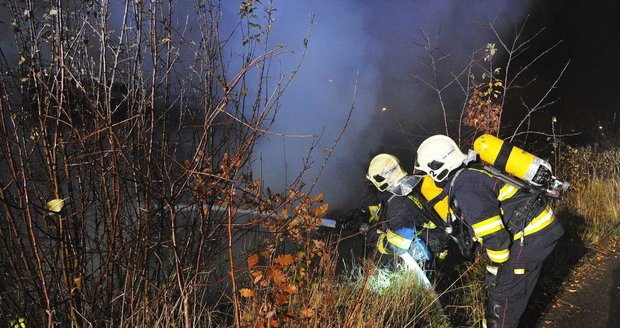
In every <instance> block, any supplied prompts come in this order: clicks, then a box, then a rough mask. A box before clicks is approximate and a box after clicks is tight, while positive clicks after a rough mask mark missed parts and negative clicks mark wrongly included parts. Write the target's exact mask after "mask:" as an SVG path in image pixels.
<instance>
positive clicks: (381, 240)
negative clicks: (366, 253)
mask: <svg viewBox="0 0 620 328" xmlns="http://www.w3.org/2000/svg"><path fill="white" fill-rule="evenodd" d="M377 250H379V253H381V254H385V255H387V254H389V252H388V251H387V249H385V233H380V234H379V238H377Z"/></svg>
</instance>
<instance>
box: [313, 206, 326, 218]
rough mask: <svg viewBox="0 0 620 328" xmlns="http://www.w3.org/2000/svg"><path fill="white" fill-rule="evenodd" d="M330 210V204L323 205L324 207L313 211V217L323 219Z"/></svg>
mask: <svg viewBox="0 0 620 328" xmlns="http://www.w3.org/2000/svg"><path fill="white" fill-rule="evenodd" d="M328 209H329V205H328V204H323V205H321V206H319V207H317V208H315V209H313V210H312V215H314V216H315V217H323V216H324V215H325V214H326V213H327V210H328Z"/></svg>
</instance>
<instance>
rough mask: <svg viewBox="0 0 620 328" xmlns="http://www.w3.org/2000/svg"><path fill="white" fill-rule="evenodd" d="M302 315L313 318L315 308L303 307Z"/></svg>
mask: <svg viewBox="0 0 620 328" xmlns="http://www.w3.org/2000/svg"><path fill="white" fill-rule="evenodd" d="M300 313H301V315H302V316H303V317H304V318H312V317H314V310H313V309H303V310H301V311H300Z"/></svg>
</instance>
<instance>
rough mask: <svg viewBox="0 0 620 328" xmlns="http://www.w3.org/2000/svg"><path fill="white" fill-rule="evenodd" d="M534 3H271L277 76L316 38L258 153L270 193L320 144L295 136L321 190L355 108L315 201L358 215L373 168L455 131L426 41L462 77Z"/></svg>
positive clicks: (6, 40) (230, 20)
mask: <svg viewBox="0 0 620 328" xmlns="http://www.w3.org/2000/svg"><path fill="white" fill-rule="evenodd" d="M239 3H240V1H224V2H223V12H222V17H221V18H222V29H223V30H224V31H226V30H230V29H231V28H232V25H233V24H234V22H236V21H237V20H238V16H237V15H238V14H237V13H238V11H239ZM528 3H529V1H526V2H522V1H510V0H496V1H491V0H484V1H483V0H462V1H449V0H432V1H407V0H390V1H359V0H338V1H334V0H331V1H330V0H313V1H276V0H273V1H272V2H271V3H269V2H268V0H264V1H263V4H264V5H265V6H270V5H273V6H274V7H275V8H276V9H277V11H276V12H275V13H274V17H275V19H276V21H275V22H274V23H273V25H272V29H271V35H270V43H271V44H273V45H275V44H283V45H284V46H285V47H286V48H288V49H291V50H292V53H291V54H288V55H284V56H280V57H278V58H276V59H275V60H274V62H273V63H272V70H274V71H277V70H281V71H282V72H290V71H292V70H294V69H296V65H297V63H298V61H299V59H300V56H301V54H302V52H303V48H304V39H305V38H306V36H307V35H308V33H309V31H310V37H309V42H308V49H307V54H306V56H305V58H304V60H303V63H302V66H301V69H300V71H299V72H298V74H297V75H296V77H295V79H294V80H293V82H292V84H291V85H290V87H289V88H288V89H287V91H286V93H285V94H284V96H283V98H282V99H281V101H280V103H279V111H278V116H277V119H276V122H275V124H274V125H273V126H272V128H271V131H273V132H275V133H273V134H265V135H264V137H263V138H262V139H261V141H260V143H259V145H258V146H257V148H256V150H255V158H254V169H255V171H256V173H259V174H260V176H261V177H262V179H263V180H264V181H265V184H266V185H268V186H270V187H271V188H272V189H274V190H277V191H281V190H282V189H283V188H284V187H285V186H286V185H287V184H288V183H290V182H291V180H292V179H294V178H295V177H296V176H297V174H298V173H299V172H300V171H302V170H303V163H304V158H305V157H307V155H308V149H309V147H310V146H311V145H312V144H313V141H314V140H315V138H311V137H293V135H294V136H299V135H313V136H317V137H318V136H320V140H319V142H318V144H317V147H316V148H315V150H314V152H313V153H312V158H311V162H312V164H313V165H312V168H311V169H310V170H308V171H307V172H306V174H305V181H306V183H307V184H308V185H310V184H312V183H313V182H314V177H315V176H316V175H317V174H318V173H319V170H320V169H321V167H322V164H323V161H324V160H325V158H326V156H327V155H328V154H329V151H328V150H329V149H330V148H331V147H332V145H333V144H334V142H335V140H336V139H337V137H338V135H339V134H340V132H341V129H342V128H343V127H344V125H345V123H346V122H347V119H348V118H349V110H350V109H351V108H352V107H354V109H353V113H352V116H351V117H350V121H348V124H347V129H346V131H345V134H344V135H343V136H342V138H341V139H340V140H339V141H338V143H337V147H336V148H335V151H334V152H333V153H332V154H331V158H330V160H329V162H328V164H327V165H326V166H325V168H324V170H323V172H322V175H321V176H320V179H319V180H318V185H317V187H316V188H315V189H314V192H318V193H323V194H325V196H326V200H327V202H328V203H330V206H331V208H349V207H352V206H355V205H356V199H359V197H360V196H361V195H362V194H363V193H364V192H365V190H366V181H365V178H364V176H365V170H366V166H367V163H368V162H369V160H370V159H371V158H372V156H374V155H376V154H377V153H380V152H389V153H393V154H395V155H397V156H398V157H399V158H400V160H401V162H402V164H403V166H404V167H405V168H406V169H407V170H408V171H411V170H412V168H413V161H414V153H415V148H416V146H417V145H418V144H419V142H420V141H421V139H422V138H425V137H427V136H429V135H432V134H436V133H444V132H445V129H444V128H443V118H442V116H441V108H440V104H439V101H438V100H437V98H436V95H434V93H433V92H432V91H431V90H430V88H429V87H428V86H426V85H425V84H424V83H423V82H421V81H420V80H418V79H415V78H414V77H413V76H414V75H417V76H420V77H422V78H424V79H427V80H430V79H431V78H432V75H431V74H430V73H431V70H430V69H429V68H428V67H427V66H426V65H427V64H428V61H427V60H426V59H425V51H424V49H423V47H422V46H420V43H421V42H422V41H423V38H422V33H423V32H424V33H427V35H428V36H430V37H431V38H432V40H433V45H434V46H435V47H436V48H437V49H438V50H440V51H443V53H445V54H449V56H448V57H447V58H446V59H445V60H443V61H442V62H441V63H440V64H441V65H440V70H441V71H442V72H443V73H444V74H449V73H450V72H458V71H459V70H460V69H462V68H463V67H464V65H465V63H466V62H467V61H468V58H469V56H470V55H471V53H472V52H473V51H475V50H476V49H480V48H482V47H484V45H485V44H486V43H488V42H494V40H495V37H494V36H493V33H492V32H491V31H490V30H489V29H488V28H487V27H488V23H489V22H490V21H492V20H494V19H495V20H496V25H495V26H496V27H497V28H498V31H499V32H500V33H501V34H502V35H506V33H510V32H513V31H514V30H515V28H517V27H519V26H520V25H521V23H522V21H523V18H524V16H525V14H526V12H527V9H528V8H527V7H528ZM122 7H123V6H122V2H121V1H117V0H113V1H112V10H113V15H112V16H113V17H111V21H112V24H113V25H119V24H120V19H121V17H122V9H123V8H122ZM176 8H177V9H176V10H177V15H178V16H179V19H180V21H184V20H185V17H186V16H187V17H189V18H190V21H191V20H192V19H195V17H196V16H195V14H192V12H193V1H192V2H190V1H188V2H179V3H178V4H177V7H176ZM0 14H1V15H0V18H1V19H2V21H3V22H4V24H3V26H5V27H7V25H8V24H7V23H8V22H10V15H9V13H8V10H7V8H2V12H0ZM227 24H228V26H227ZM190 27H191V24H190ZM225 34H226V33H223V35H225ZM187 36H188V37H189V38H199V31H198V30H197V29H192V28H190V29H189V31H188V32H187ZM0 39H1V40H2V44H3V47H2V48H3V50H4V54H5V56H7V57H8V59H9V62H11V63H15V62H17V52H16V49H14V48H13V47H14V44H12V43H11V42H10V39H11V36H10V34H9V33H6V31H5V32H2V33H0ZM230 44H238V45H239V47H241V42H240V40H232V41H230ZM233 51H234V49H233ZM231 58H234V55H233V54H231ZM274 74H277V73H275V72H274ZM274 78H275V77H274ZM453 91H455V92H452V93H450V92H447V93H446V94H445V96H446V99H445V101H444V103H445V104H446V105H448V106H449V108H448V112H449V117H450V119H451V121H453V122H454V121H456V120H457V119H458V112H459V110H460V108H459V107H458V106H457V104H458V103H459V101H462V95H459V92H457V91H458V90H456V89H454V90H453ZM450 105H451V106H450ZM383 108H385V110H382V109H383ZM453 132H454V131H451V133H453ZM282 135H285V136H282ZM257 175H258V174H257Z"/></svg>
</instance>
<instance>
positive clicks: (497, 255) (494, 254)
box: [487, 248, 510, 263]
mask: <svg viewBox="0 0 620 328" xmlns="http://www.w3.org/2000/svg"><path fill="white" fill-rule="evenodd" d="M487 255H488V256H489V259H490V260H491V261H493V262H495V263H504V262H506V261H508V258H509V257H510V251H509V250H508V248H506V249H504V250H501V251H494V250H492V249H488V248H487Z"/></svg>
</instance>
